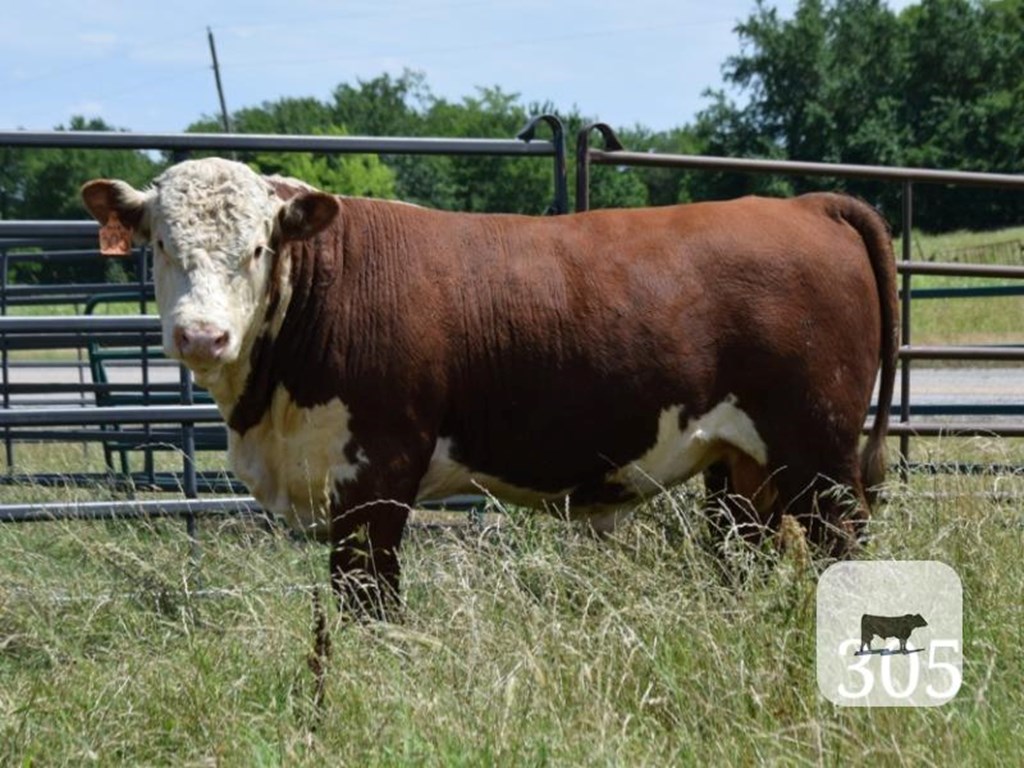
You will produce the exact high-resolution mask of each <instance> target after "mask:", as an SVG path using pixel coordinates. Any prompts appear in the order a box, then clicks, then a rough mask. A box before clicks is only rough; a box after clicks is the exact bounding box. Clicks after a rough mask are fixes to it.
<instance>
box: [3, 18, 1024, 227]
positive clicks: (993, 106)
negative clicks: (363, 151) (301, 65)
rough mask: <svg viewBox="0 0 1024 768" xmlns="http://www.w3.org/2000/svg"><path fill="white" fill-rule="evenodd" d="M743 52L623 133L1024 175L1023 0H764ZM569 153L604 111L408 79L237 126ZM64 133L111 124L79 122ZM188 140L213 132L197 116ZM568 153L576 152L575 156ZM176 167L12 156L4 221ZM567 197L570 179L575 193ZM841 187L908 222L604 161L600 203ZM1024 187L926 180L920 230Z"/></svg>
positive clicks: (988, 219)
mask: <svg viewBox="0 0 1024 768" xmlns="http://www.w3.org/2000/svg"><path fill="white" fill-rule="evenodd" d="M735 31H736V34H737V36H738V39H739V42H740V53H739V54H737V55H736V56H734V57H731V58H729V59H728V60H727V61H726V62H724V64H723V67H722V73H723V80H724V84H725V88H724V89H722V90H713V91H707V92H706V96H707V100H708V106H707V107H706V108H705V109H704V110H702V111H701V112H700V113H699V114H698V115H697V116H696V118H695V120H694V121H693V122H692V123H689V124H686V125H681V126H678V127H676V128H673V129H670V130H664V131H655V130H652V129H650V128H648V127H645V126H642V125H634V126H628V127H619V128H618V133H619V136H620V137H621V138H622V140H623V142H624V144H625V145H626V146H627V147H628V148H630V149H636V150H640V151H649V150H653V151H657V152H676V153H687V154H707V155H720V156H728V157H762V158H763V157H767V158H778V159H795V160H814V161H825V162H842V163H865V164H880V165H907V166H921V167H934V168H952V169H966V170H978V171H998V172H1004V173H1019V172H1020V171H1021V164H1022V160H1024V77H1022V75H1024V65H1022V64H1021V62H1024V0H922V2H920V3H918V4H916V5H913V6H909V7H907V8H905V9H904V10H903V11H901V12H899V13H895V12H893V11H891V10H890V9H889V8H888V7H887V6H886V5H885V4H884V3H883V2H881V0H832V1H831V2H828V1H826V0H800V2H799V3H798V5H797V8H796V11H795V13H794V15H793V16H792V17H791V18H783V17H782V16H780V14H779V13H778V11H777V10H776V9H775V7H774V6H773V5H772V4H771V2H769V0H758V2H757V3H756V4H755V7H754V9H753V12H752V13H751V15H750V16H749V17H748V18H747V19H746V20H744V21H742V22H741V23H739V24H738V25H737V27H736V30H735ZM545 112H548V113H553V114H556V115H558V116H559V117H560V118H561V119H562V120H563V122H564V123H565V125H566V129H567V135H568V137H569V138H570V143H571V141H572V139H573V137H575V134H576V131H577V130H578V129H579V128H580V127H582V126H583V125H585V124H586V123H588V122H591V121H592V120H593V119H594V116H586V115H582V114H580V113H579V112H578V111H577V110H576V109H571V110H569V111H565V110H563V109H560V108H559V106H558V105H555V104H552V103H550V102H547V103H537V102H530V103H524V102H523V101H522V99H521V98H520V97H519V96H518V95H516V94H512V93H508V92H506V91H504V90H502V89H501V88H500V87H498V86H495V87H488V88H480V89H478V90H477V92H476V93H475V94H473V95H471V96H465V97H463V98H462V99H460V100H448V99H445V98H441V97H438V96H436V95H435V94H433V93H432V92H431V90H430V88H429V85H428V83H427V82H426V80H425V78H424V77H423V75H421V74H418V73H415V72H408V71H407V72H405V73H403V74H402V75H400V76H391V75H387V74H384V75H381V76H379V77H376V78H373V79H370V80H365V81H363V80H359V81H357V82H355V83H341V84H339V85H338V86H337V87H336V88H335V90H334V92H333V93H332V94H331V97H330V98H329V99H327V100H320V99H316V98H295V97H288V96H286V97H282V98H280V99H277V100H275V101H269V102H266V103H263V104H261V105H259V106H251V107H246V108H244V109H241V110H238V111H236V112H235V113H234V114H233V116H232V123H233V126H234V129H235V130H236V131H239V132H244V133H282V134H324V135H345V134H349V135H367V136H447V137H478V138H487V137H495V138H510V137H512V136H514V135H515V134H516V132H517V131H519V130H520V129H521V128H522V127H523V126H524V125H525V124H526V122H527V120H528V119H529V117H531V116H532V115H536V114H540V113H545ZM66 129H67V130H83V129H88V130H112V127H111V126H109V125H107V124H106V123H104V122H103V121H100V120H88V121H87V120H85V119H83V118H78V117H76V118H73V119H72V120H71V122H70V123H69V124H68V125H67V126H66ZM187 130H189V131H219V130H220V122H219V120H218V119H217V118H214V117H212V116H207V117H203V118H201V119H198V120H196V121H195V122H194V123H192V124H191V125H189V126H188V128H187ZM570 149H571V147H570ZM238 158H239V159H240V160H243V161H245V162H248V163H250V164H252V165H253V166H254V167H255V168H257V169H259V170H261V171H263V172H266V173H278V174H283V175H291V176H296V177H299V178H302V179H304V180H306V181H308V182H310V183H312V184H315V185H317V186H319V187H322V188H324V189H328V190H331V191H334V192H338V193H342V194H356V195H365V196H373V197H388V198H400V199H403V200H407V201H409V202H414V203H420V204H424V205H429V206H434V207H438V208H445V209H453V210H467V211H511V212H523V213H532V214H536V213H540V212H542V211H543V210H544V209H545V208H546V207H547V205H548V203H549V202H550V201H551V198H552V195H553V174H552V163H551V162H550V160H547V159H542V158H538V159H529V160H524V159H522V158H483V157H441V156H382V157H377V156H361V155H328V154H318V153H297V154H296V153H291V154H288V153H266V152H259V153H239V154H238ZM168 162H169V158H167V157H160V156H154V155H153V154H151V153H141V152H133V151H119V152H112V151H103V150H74V151H64V150H61V151H58V150H19V149H12V148H6V149H0V217H3V218H8V219H48V218H80V217H81V216H82V211H81V207H80V204H79V202H78V194H77V190H78V186H79V184H80V183H81V182H82V181H83V180H84V179H88V178H92V177H96V176H116V177H119V178H125V179H127V180H129V181H131V182H132V183H134V184H137V185H142V184H145V183H146V182H147V181H148V180H149V179H151V178H152V177H153V176H154V175H155V174H157V173H158V172H159V171H160V170H161V169H162V168H163V167H165V166H166V165H167V163H168ZM570 188H571V185H570ZM821 188H827V189H837V188H838V189H845V190H847V191H849V192H851V193H854V194H857V195H860V196H862V197H864V198H865V199H867V200H869V201H870V202H872V203H874V204H876V205H878V206H880V207H881V208H882V209H883V211H884V212H885V213H887V215H888V216H889V217H890V219H892V220H893V222H894V224H895V225H896V227H897V229H898V228H899V223H900V222H899V221H898V217H899V202H898V201H899V195H900V190H899V188H898V186H897V185H882V184H879V183H870V182H855V181H842V180H838V179H827V178H790V177H758V176H742V175H736V174H722V173H707V172H692V173H684V172H680V171H673V170H666V169H648V168H644V169H639V168H638V169H621V168H614V167H604V166H599V167H595V168H593V172H592V179H591V190H592V191H591V196H592V200H591V202H592V206H593V207H610V206H639V205H665V204H670V203H674V202H680V201H684V202H685V201H692V200H703V199H719V198H728V197H735V196H737V195H742V194H747V193H761V194H775V195H788V194H796V193H800V192H804V191H808V190H812V189H821ZM1021 198H1022V196H1021V195H1019V194H1013V193H1008V192H1000V191H988V190H979V189H970V188H952V189H946V188H929V189H926V190H922V191H919V192H918V194H917V195H916V198H915V203H916V212H915V216H916V218H915V225H916V226H919V227H921V228H923V229H925V230H930V231H941V230H949V229H956V228H965V227H966V228H972V229H986V228H993V227H998V226H1003V225H1006V224H1010V223H1019V222H1020V221H1021V219H1022V218H1024V200H1022V199H1021Z"/></svg>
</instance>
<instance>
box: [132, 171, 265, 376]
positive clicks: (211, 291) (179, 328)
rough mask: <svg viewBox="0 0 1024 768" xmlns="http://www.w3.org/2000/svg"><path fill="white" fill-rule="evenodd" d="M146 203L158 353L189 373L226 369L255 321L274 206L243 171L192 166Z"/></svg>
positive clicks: (173, 174)
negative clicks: (161, 349)
mask: <svg viewBox="0 0 1024 768" xmlns="http://www.w3.org/2000/svg"><path fill="white" fill-rule="evenodd" d="M151 194H152V197H151V198H150V201H149V204H148V210H149V216H150V221H149V225H150V239H151V242H152V244H153V278H154V282H155V284H156V301H157V306H158V307H159V310H160V317H161V325H162V331H163V346H164V351H165V353H166V354H167V355H169V356H171V357H176V358H179V359H181V360H183V361H184V362H185V363H186V364H187V365H189V367H191V368H192V369H193V370H194V371H196V373H197V374H200V375H204V374H206V375H208V374H210V373H212V372H213V370H214V369H216V368H218V367H220V366H223V365H230V364H232V363H234V362H235V361H236V360H237V359H238V357H239V353H240V352H241V350H242V348H243V346H244V345H245V343H246V342H247V341H249V342H251V337H252V331H253V330H254V327H255V325H256V324H257V323H258V319H257V313H258V312H259V310H261V309H262V308H263V304H264V300H265V297H266V294H267V282H268V280H269V279H270V270H271V266H272V263H273V257H274V253H273V244H272V242H271V241H272V238H273V235H274V221H275V218H276V216H277V212H278V209H279V208H280V206H281V202H280V201H279V200H278V199H277V196H276V195H275V194H274V190H273V188H271V186H270V185H269V184H268V183H267V182H266V181H265V180H263V179H262V178H260V177H259V176H257V175H256V174H255V173H253V172H252V171H251V170H249V169H248V168H247V167H246V166H244V165H240V164H237V163H228V162H224V161H221V162H211V161H207V160H204V161H198V162H193V163H183V164H181V165H176V166H174V167H173V168H171V169H169V170H168V171H167V172H166V173H164V174H163V175H162V176H161V177H160V178H158V179H157V180H156V182H155V185H154V189H153V193H151Z"/></svg>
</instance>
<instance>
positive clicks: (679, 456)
mask: <svg viewBox="0 0 1024 768" xmlns="http://www.w3.org/2000/svg"><path fill="white" fill-rule="evenodd" d="M682 412H683V406H681V405H674V406H671V407H669V408H665V409H664V410H662V412H661V414H660V416H659V418H658V431H657V435H656V437H655V440H654V443H653V445H652V446H651V447H650V448H649V449H648V450H647V451H646V452H645V453H644V454H643V455H641V456H639V457H637V459H636V460H635V461H632V462H630V463H629V464H627V465H625V466H622V467H611V468H609V471H608V472H607V474H606V475H605V478H604V480H605V482H607V483H609V484H615V485H619V486H622V487H625V488H626V489H628V490H629V491H631V492H632V495H633V496H635V497H645V496H651V495H653V494H656V493H658V492H659V491H661V490H664V489H666V488H669V487H671V486H673V485H676V484H677V483H680V482H682V481H684V480H686V479H688V478H690V477H692V476H693V475H695V474H697V473H698V472H701V471H702V470H704V469H706V468H707V467H708V465H710V464H711V463H713V462H715V461H717V460H718V459H720V458H721V457H722V455H723V451H724V450H725V449H735V450H738V451H741V452H742V453H744V454H746V455H747V456H749V457H750V458H752V459H753V460H754V461H756V462H757V463H758V464H760V465H761V466H765V464H766V463H767V449H766V447H765V444H764V441H763V440H762V439H761V436H760V435H759V434H758V432H757V428H756V427H755V426H754V422H753V421H752V420H751V418H750V417H749V416H748V415H747V414H746V413H745V412H744V411H743V410H741V409H740V408H739V407H738V406H737V405H736V399H735V398H734V397H732V396H730V397H728V398H726V399H725V400H723V401H722V402H721V403H719V404H718V405H716V406H715V407H714V408H712V409H711V410H710V411H708V412H707V413H705V414H703V415H702V416H699V417H697V418H692V419H690V421H689V422H688V423H687V424H686V426H685V427H683V428H680V416H681V414H682ZM452 453H453V446H452V440H451V438H448V437H444V438H440V439H438V441H437V444H436V445H435V448H434V454H433V456H432V457H431V460H430V465H429V467H428V468H427V472H426V474H425V475H424V477H423V479H422V480H421V481H420V486H419V490H418V493H417V500H426V499H441V498H444V497H446V496H454V495H457V494H467V493H468V494H477V493H481V492H484V493H488V494H491V495H493V496H495V497H497V498H498V499H501V500H504V501H508V502H511V503H513V504H519V505H522V506H529V507H539V506H543V505H545V504H546V503H551V502H555V503H557V502H558V501H560V500H561V499H564V498H565V497H566V496H567V495H569V494H571V493H572V491H573V487H568V488H564V489H561V490H558V491H555V492H550V491H548V492H545V491H538V490H535V489H530V488H525V487H522V486H517V485H512V484H510V483H507V482H505V481H503V480H501V479H500V478H497V477H494V476H491V475H488V474H485V473H481V472H477V471H474V470H473V469H472V468H471V467H468V466H466V465H464V464H461V463H459V462H458V461H455V460H454V459H453V458H452ZM585 480H587V478H581V479H580V482H584V481H585ZM569 511H570V514H572V515H573V516H580V517H585V518H592V523H593V524H594V525H595V527H597V528H599V529H608V528H611V527H613V526H614V524H615V523H616V522H617V521H618V519H619V518H620V517H621V514H620V513H619V511H617V510H615V509H614V508H613V507H609V506H606V505H601V506H598V507H593V508H577V509H575V510H569Z"/></svg>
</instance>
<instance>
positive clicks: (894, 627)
mask: <svg viewBox="0 0 1024 768" xmlns="http://www.w3.org/2000/svg"><path fill="white" fill-rule="evenodd" d="M927 626H928V622H927V621H925V620H924V617H923V616H922V615H921V614H920V613H914V614H910V613H907V614H904V615H903V616H872V615H871V614H870V613H865V614H864V615H863V616H861V617H860V649H859V650H858V651H857V653H856V655H857V656H863V655H865V654H869V653H878V654H882V655H883V656H884V655H888V654H892V653H902V654H903V655H906V654H908V653H918V652H920V651H923V650H924V648H915V649H914V650H912V651H908V650H907V640H908V639H909V638H910V633H911V632H913V631H914V630H915V629H917V628H918V627H927ZM874 637H880V638H882V640H885V639H886V638H889V637H895V638H897V639H898V640H899V641H900V648H899V650H898V651H891V650H889V649H888V648H881V649H879V650H877V651H876V650H872V648H871V640H872V639H873V638H874Z"/></svg>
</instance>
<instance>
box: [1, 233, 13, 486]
mask: <svg viewBox="0 0 1024 768" xmlns="http://www.w3.org/2000/svg"><path fill="white" fill-rule="evenodd" d="M7 269H8V259H7V249H6V248H0V270H2V272H0V315H6V314H7ZM4 341H5V342H6V341H7V339H6V338H5V339H4ZM0 355H2V356H3V361H2V362H3V370H4V374H3V375H4V408H5V409H8V408H10V407H11V390H10V387H9V386H8V385H9V384H10V369H9V368H8V364H9V362H10V357H9V355H8V353H7V344H6V343H5V344H4V345H3V350H0ZM4 452H5V456H6V458H7V471H8V472H11V471H13V469H14V441H13V440H11V428H10V427H4Z"/></svg>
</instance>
